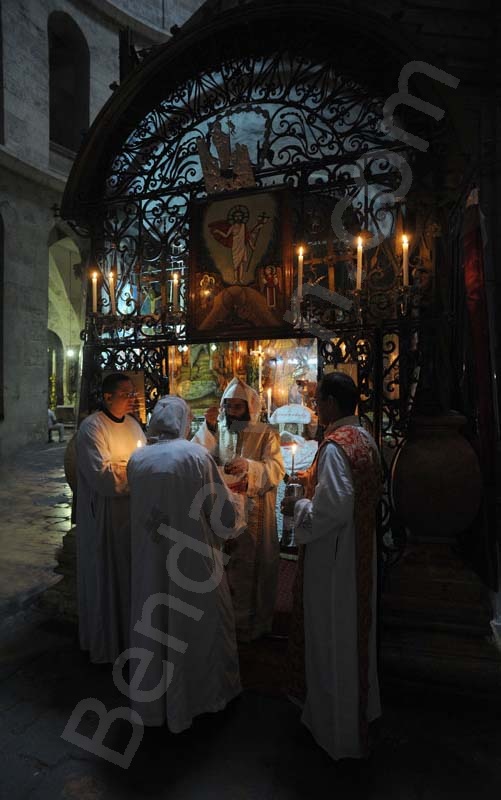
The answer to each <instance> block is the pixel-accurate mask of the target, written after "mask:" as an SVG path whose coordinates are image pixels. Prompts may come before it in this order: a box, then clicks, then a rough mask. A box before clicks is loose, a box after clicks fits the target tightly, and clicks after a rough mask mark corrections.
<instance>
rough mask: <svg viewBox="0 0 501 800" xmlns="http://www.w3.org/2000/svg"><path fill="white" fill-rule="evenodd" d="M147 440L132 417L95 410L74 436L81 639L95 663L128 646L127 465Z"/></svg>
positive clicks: (83, 646)
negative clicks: (119, 418) (136, 450)
mask: <svg viewBox="0 0 501 800" xmlns="http://www.w3.org/2000/svg"><path fill="white" fill-rule="evenodd" d="M138 442H139V443H141V444H144V443H145V442H146V437H145V435H144V433H143V430H142V428H141V426H140V425H139V424H138V422H137V421H136V420H135V419H134V417H132V416H130V415H128V414H126V415H125V416H124V417H123V419H121V420H118V419H117V418H114V417H113V415H111V414H109V412H107V411H97V412H96V413H94V414H91V415H90V416H88V417H87V418H86V419H84V420H83V422H82V424H81V425H80V428H79V430H78V434H77V468H78V495H77V517H76V520H77V525H76V527H77V580H78V618H79V636H80V646H81V648H82V650H88V651H89V656H90V660H91V661H92V662H93V663H96V664H103V663H110V662H113V661H115V659H116V658H117V657H118V656H119V655H120V653H121V652H122V650H123V649H124V648H125V647H126V646H127V644H128V630H129V591H130V541H129V535H130V528H129V496H128V495H129V488H128V485H127V472H126V469H127V462H128V460H129V457H130V455H131V453H132V452H133V451H134V450H135V449H136V448H137V445H138Z"/></svg>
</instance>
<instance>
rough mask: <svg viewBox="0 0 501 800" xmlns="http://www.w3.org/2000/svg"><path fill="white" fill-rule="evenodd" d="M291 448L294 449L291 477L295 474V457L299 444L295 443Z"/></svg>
mask: <svg viewBox="0 0 501 800" xmlns="http://www.w3.org/2000/svg"><path fill="white" fill-rule="evenodd" d="M291 450H292V463H291V477H292V475H294V459H295V457H296V450H297V444H293V445H292V447H291Z"/></svg>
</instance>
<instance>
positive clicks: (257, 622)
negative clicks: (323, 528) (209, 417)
mask: <svg viewBox="0 0 501 800" xmlns="http://www.w3.org/2000/svg"><path fill="white" fill-rule="evenodd" d="M227 397H239V398H241V399H245V400H246V401H247V403H248V406H249V411H250V417H251V419H250V421H249V422H248V423H247V424H246V425H245V427H244V428H243V430H240V431H239V432H238V433H237V434H235V433H231V432H230V431H229V430H228V428H227V426H226V422H225V419H224V414H223V413H221V414H220V421H219V425H218V430H217V431H216V432H215V433H212V432H211V431H209V429H208V427H207V424H206V423H205V422H204V423H203V425H202V426H201V427H200V428H199V430H198V431H197V433H196V434H195V436H194V437H193V440H192V441H194V442H198V443H200V444H203V445H204V446H205V447H206V448H207V449H208V450H209V452H210V453H212V454H213V455H214V457H215V458H216V459H217V460H218V462H219V463H220V464H224V463H225V462H226V461H228V460H231V459H232V458H233V457H235V456H241V457H242V458H245V459H247V462H248V473H247V492H246V505H247V529H246V530H245V531H244V532H243V533H242V535H241V536H239V537H238V539H237V540H236V541H235V542H234V545H233V543H232V547H231V551H230V561H229V562H228V565H227V576H228V583H229V585H230V589H231V594H232V600H233V608H234V610H235V622H236V627H237V638H238V639H239V640H240V641H249V640H251V639H256V638H258V637H259V636H262V635H263V634H266V633H269V632H270V631H271V627H272V622H273V613H274V610H275V602H276V594H277V583H278V566H279V559H280V545H279V541H278V535H277V519H276V512H275V503H276V496H277V486H278V484H279V483H280V481H281V480H282V478H283V476H284V474H285V470H284V463H283V458H282V453H281V451H280V442H279V439H278V436H277V434H276V433H275V431H274V430H273V428H272V427H271V426H270V425H265V424H263V423H260V422H257V417H258V415H259V405H260V401H259V395H258V394H257V393H256V392H255V391H254V390H253V389H251V387H250V386H247V384H245V383H243V381H240V380H238V379H233V380H232V381H231V382H230V384H229V385H228V387H227V388H226V390H225V392H224V394H223V397H222V401H221V402H222V403H223V402H224V400H225V398H227ZM221 407H223V406H221Z"/></svg>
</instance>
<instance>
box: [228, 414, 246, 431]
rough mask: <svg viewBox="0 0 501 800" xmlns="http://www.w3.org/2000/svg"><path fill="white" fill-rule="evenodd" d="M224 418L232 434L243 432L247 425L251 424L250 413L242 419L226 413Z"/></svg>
mask: <svg viewBox="0 0 501 800" xmlns="http://www.w3.org/2000/svg"><path fill="white" fill-rule="evenodd" d="M224 418H225V420H226V427H227V428H228V430H229V431H230V432H231V433H238V432H239V431H242V430H243V429H244V428H245V427H246V426H247V423H248V422H250V414H249V412H248V411H246V412H245V414H243V416H241V417H233V416H232V415H231V414H227V413H225V415H224Z"/></svg>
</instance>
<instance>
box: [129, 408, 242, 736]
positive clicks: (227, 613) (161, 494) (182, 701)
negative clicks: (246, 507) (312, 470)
mask: <svg viewBox="0 0 501 800" xmlns="http://www.w3.org/2000/svg"><path fill="white" fill-rule="evenodd" d="M190 416H191V412H190V410H189V406H188V405H187V404H186V403H185V401H184V400H182V399H181V398H180V397H174V396H167V397H163V398H161V399H160V400H159V401H158V403H157V405H156V406H155V409H154V411H153V415H152V418H151V421H150V425H149V427H148V438H149V439H150V438H151V437H157V441H155V442H154V443H152V444H150V445H148V446H147V447H144V448H142V449H140V450H137V451H136V452H135V453H134V454H133V456H132V458H131V459H130V461H129V465H128V475H129V484H130V491H131V544H132V571H131V636H130V638H131V647H133V648H141V649H142V651H143V652H145V653H146V654H147V658H146V659H145V663H146V661H148V660H149V663H148V665H147V668H146V670H145V673H144V675H143V676H142V678H141V681H140V683H139V686H138V688H139V690H140V691H141V692H150V697H149V698H148V699H144V697H145V696H144V695H143V696H142V697H141V696H140V695H136V694H135V693H134V692H133V691H131V693H130V704H131V708H132V709H134V710H135V711H136V712H138V713H139V715H140V716H141V718H142V720H143V722H144V724H145V725H148V726H160V725H167V727H168V728H169V730H170V731H171V732H172V733H179V732H181V731H183V730H185V729H186V728H189V727H190V725H191V723H192V720H193V718H194V717H195V716H197V715H199V714H202V713H204V712H216V711H220V710H221V709H223V708H224V707H225V706H226V704H227V703H228V702H229V701H230V700H232V699H233V698H234V697H235V696H236V695H238V694H239V693H240V691H241V686H240V674H239V665H238V653H237V644H236V638H235V621H234V615H233V608H232V603H231V597H230V593H229V589H228V584H227V581H226V575H225V572H224V563H223V561H224V558H225V557H224V556H223V553H222V550H221V547H222V544H223V543H224V541H225V540H226V539H229V538H233V537H235V536H238V534H239V533H240V532H241V531H242V530H243V529H244V526H245V522H244V517H243V500H242V498H239V497H235V498H232V496H231V493H230V492H229V490H228V489H227V488H226V486H225V485H224V483H223V481H222V479H221V476H220V474H219V471H218V469H217V466H216V464H215V462H214V459H213V458H212V456H211V455H210V454H209V453H208V452H207V450H206V449H205V448H204V447H201V446H200V445H198V444H194V443H193V442H189V441H187V440H186V438H185V437H186V436H187V434H188V428H189V421H190ZM204 498H205V499H204ZM140 667H141V665H138V666H137V668H136V669H138V670H139V669H140ZM133 669H134V667H131V670H133Z"/></svg>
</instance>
